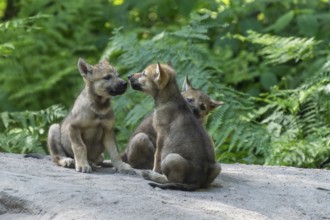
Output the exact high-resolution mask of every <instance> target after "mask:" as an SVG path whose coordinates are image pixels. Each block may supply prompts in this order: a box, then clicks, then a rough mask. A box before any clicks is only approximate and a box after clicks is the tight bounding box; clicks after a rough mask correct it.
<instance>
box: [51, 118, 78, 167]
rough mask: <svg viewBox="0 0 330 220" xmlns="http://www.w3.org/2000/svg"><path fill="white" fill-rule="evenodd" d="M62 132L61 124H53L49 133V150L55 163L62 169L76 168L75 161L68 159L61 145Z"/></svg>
mask: <svg viewBox="0 0 330 220" xmlns="http://www.w3.org/2000/svg"><path fill="white" fill-rule="evenodd" d="M60 140H61V130H60V125H59V124H53V125H51V126H50V128H49V131H48V140H47V144H48V150H49V153H50V155H51V157H52V158H53V161H54V162H55V163H57V164H58V165H59V166H62V167H74V159H72V158H70V157H68V156H67V155H66V153H65V152H64V150H63V148H62V146H61V144H60Z"/></svg>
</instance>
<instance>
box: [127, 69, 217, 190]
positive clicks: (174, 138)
mask: <svg viewBox="0 0 330 220" xmlns="http://www.w3.org/2000/svg"><path fill="white" fill-rule="evenodd" d="M129 80H130V83H131V86H132V88H133V89H136V90H141V91H143V92H145V93H147V94H149V95H151V96H153V98H154V100H155V105H156V106H155V107H156V108H155V111H154V116H153V126H154V128H155V131H156V134H157V135H156V137H157V138H156V151H155V155H154V165H153V171H143V172H142V174H143V176H144V178H145V179H149V180H151V181H154V182H157V183H151V184H150V185H152V186H157V187H160V188H163V189H166V188H170V189H180V190H195V189H199V188H204V187H207V186H209V184H210V183H211V182H212V181H213V180H214V179H215V178H216V176H217V175H218V174H219V172H220V171H221V167H220V166H219V165H218V164H217V163H216V161H215V154H214V147H213V144H212V141H211V139H210V138H209V136H208V134H207V133H206V131H205V129H204V127H203V126H202V124H201V123H200V122H199V121H198V119H196V117H195V116H194V115H193V112H192V111H191V109H190V108H189V106H188V103H187V102H186V101H185V100H184V98H183V97H182V95H181V94H180V91H179V88H178V86H177V83H176V77H175V72H174V70H173V69H172V68H171V67H170V66H169V65H166V64H162V65H160V64H152V65H150V66H148V67H147V68H146V69H145V70H144V71H143V72H142V73H136V74H133V75H131V76H129Z"/></svg>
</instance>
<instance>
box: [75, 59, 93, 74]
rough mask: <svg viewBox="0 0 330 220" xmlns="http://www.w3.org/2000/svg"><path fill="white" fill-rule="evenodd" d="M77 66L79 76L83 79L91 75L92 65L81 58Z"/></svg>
mask: <svg viewBox="0 0 330 220" xmlns="http://www.w3.org/2000/svg"><path fill="white" fill-rule="evenodd" d="M77 66H78V70H79V72H80V74H81V75H82V76H83V77H87V76H88V75H89V74H92V72H93V67H92V65H90V64H88V63H87V62H86V61H85V60H84V59H83V58H79V60H78V63H77Z"/></svg>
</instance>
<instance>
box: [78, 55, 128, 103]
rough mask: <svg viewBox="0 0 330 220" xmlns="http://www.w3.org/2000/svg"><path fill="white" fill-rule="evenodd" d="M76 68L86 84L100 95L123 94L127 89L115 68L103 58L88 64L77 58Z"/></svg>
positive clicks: (125, 83)
mask: <svg viewBox="0 0 330 220" xmlns="http://www.w3.org/2000/svg"><path fill="white" fill-rule="evenodd" d="M77 66H78V69H79V72H80V74H81V76H82V77H83V79H84V81H85V83H86V85H87V86H88V87H89V88H90V89H92V91H93V92H94V93H95V94H96V95H97V96H100V97H110V96H115V95H121V94H123V93H124V92H125V91H126V89H127V82H126V81H124V80H123V79H121V78H119V76H118V73H117V71H116V70H115V68H114V67H113V66H112V65H111V64H110V63H109V62H108V61H107V60H104V61H102V62H100V63H98V64H95V65H90V64H88V63H87V62H86V61H85V60H84V59H82V58H79V60H78V64H77Z"/></svg>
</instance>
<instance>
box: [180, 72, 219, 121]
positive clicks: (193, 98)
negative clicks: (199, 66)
mask: <svg viewBox="0 0 330 220" xmlns="http://www.w3.org/2000/svg"><path fill="white" fill-rule="evenodd" d="M181 94H182V96H183V97H184V98H185V100H186V101H187V103H188V104H189V107H190V109H191V110H192V112H193V113H194V115H195V116H196V118H198V119H199V120H200V121H201V122H203V121H204V120H205V119H206V116H207V115H208V114H209V112H210V111H212V110H213V109H215V108H216V107H218V106H220V105H223V104H224V103H223V102H221V101H216V100H214V99H211V98H210V97H209V96H208V95H206V94H205V93H203V92H202V91H201V90H198V89H195V88H193V87H192V85H191V83H190V81H189V79H188V76H186V77H185V80H184V82H183V85H182V93H181Z"/></svg>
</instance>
